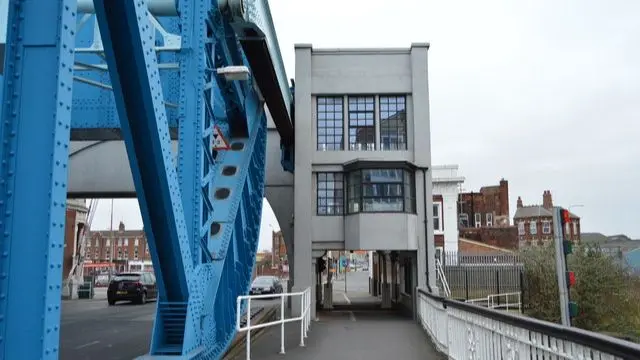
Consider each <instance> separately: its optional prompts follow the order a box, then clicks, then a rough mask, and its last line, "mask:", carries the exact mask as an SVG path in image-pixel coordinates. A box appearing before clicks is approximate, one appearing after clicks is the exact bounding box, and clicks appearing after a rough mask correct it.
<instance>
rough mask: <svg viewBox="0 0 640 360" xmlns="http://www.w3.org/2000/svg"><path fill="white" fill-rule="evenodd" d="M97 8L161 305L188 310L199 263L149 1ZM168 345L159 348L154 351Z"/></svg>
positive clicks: (104, 1)
mask: <svg viewBox="0 0 640 360" xmlns="http://www.w3.org/2000/svg"><path fill="white" fill-rule="evenodd" d="M94 4H95V9H96V18H97V20H98V24H99V26H100V32H101V35H102V42H103V44H104V50H105V57H106V60H107V64H108V66H109V74H110V78H111V83H112V86H113V94H114V97H115V103H116V107H117V110H118V114H119V117H120V129H121V133H122V137H123V139H124V142H125V145H126V148H127V155H128V157H129V162H130V164H131V172H132V175H133V180H134V184H135V187H136V192H137V194H138V202H139V204H140V212H141V214H142V218H143V221H144V223H145V225H146V226H145V233H146V235H147V236H148V238H149V240H150V241H149V250H150V252H151V254H152V260H153V262H154V265H155V270H156V273H157V275H158V276H157V277H158V279H159V280H160V281H159V285H160V299H159V301H160V302H161V303H164V302H167V303H170V304H171V303H177V304H183V303H185V302H186V301H187V300H188V297H189V286H188V283H187V281H188V280H191V279H189V275H190V273H191V272H192V270H193V260H192V258H191V251H190V246H189V238H188V234H187V228H186V224H185V217H184V211H183V207H182V196H181V193H180V186H179V182H178V176H177V170H176V167H175V164H174V162H173V154H172V151H171V139H170V136H169V126H168V122H167V117H166V113H165V110H164V101H163V95H162V89H161V86H160V76H159V71H158V67H157V60H156V53H155V51H154V49H153V45H154V43H155V34H154V32H153V31H152V27H151V24H150V22H149V21H148V19H147V18H146V7H145V6H144V1H143V0H134V1H130V0H112V1H110V0H95V1H94ZM167 306H168V307H170V306H169V305H167ZM155 330H156V331H158V326H156V327H155ZM164 345H166V344H163V343H162V342H156V343H154V344H152V349H153V348H154V347H163V346H164Z"/></svg>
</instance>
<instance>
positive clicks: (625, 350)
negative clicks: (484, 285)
mask: <svg viewBox="0 0 640 360" xmlns="http://www.w3.org/2000/svg"><path fill="white" fill-rule="evenodd" d="M418 296H419V299H418V304H419V310H418V311H419V314H420V317H421V320H422V322H423V326H425V327H427V329H426V330H427V331H428V332H429V333H430V335H431V336H432V337H438V339H434V341H435V342H436V345H437V346H439V347H440V348H441V349H442V348H443V347H447V344H453V343H455V342H454V341H452V340H451V339H449V340H447V339H445V338H447V337H448V336H450V335H451V336H454V335H455V334H441V333H438V334H433V333H432V331H447V329H448V328H449V330H450V331H454V330H455V329H453V326H452V325H447V323H444V324H442V323H438V324H432V325H430V324H429V322H430V321H431V322H433V321H436V319H437V320H438V321H439V322H442V321H447V322H449V321H452V322H457V321H464V322H466V328H467V332H471V333H473V331H474V330H473V328H480V327H482V328H483V329H486V330H487V331H490V332H492V333H493V335H494V336H502V337H504V339H503V340H502V343H503V345H504V344H507V345H505V346H509V345H508V344H511V345H510V346H509V348H510V350H508V351H516V352H517V351H522V349H523V348H532V349H534V350H533V352H535V351H540V349H542V347H544V350H542V351H545V352H551V351H556V352H558V353H557V354H558V355H564V356H563V357H562V358H567V359H569V358H572V357H570V356H569V355H566V354H567V353H566V352H567V351H570V350H571V349H567V348H565V349H563V346H562V344H556V343H555V341H556V340H561V341H566V342H569V343H572V344H571V345H573V346H575V345H578V346H579V347H585V349H583V350H582V351H586V352H587V353H588V352H591V351H597V352H601V353H602V355H604V354H607V355H609V356H614V357H616V358H620V359H625V360H632V359H640V345H639V344H635V343H632V342H630V341H625V340H621V339H618V338H615V337H611V336H608V335H603V334H600V333H596V332H591V331H587V330H583V329H579V328H575V327H566V326H562V325H559V324H555V323H551V322H548V321H542V320H538V319H534V318H530V317H526V316H519V315H514V314H511V313H509V312H504V311H499V310H494V309H488V308H486V307H482V306H478V305H474V304H472V303H465V302H462V301H457V300H453V299H447V298H444V297H441V296H438V295H435V294H432V293H430V292H428V291H426V290H424V289H421V288H418ZM421 297H424V300H425V301H424V304H423V299H421ZM426 300H431V301H426ZM434 303H436V304H437V303H439V304H440V305H441V306H442V307H441V308H439V309H437V308H433V307H432V306H433V305H434ZM423 305H424V306H423ZM429 306H431V308H428V307H429ZM434 311H436V312H437V313H438V314H435V313H433V312H434ZM442 312H445V313H446V314H445V315H444V317H442ZM454 313H455V314H454ZM462 313H466V314H462ZM473 315H478V316H479V317H482V318H484V319H489V320H492V321H494V322H496V323H502V324H505V325H507V327H511V328H515V329H510V330H504V329H500V327H501V326H498V325H497V324H496V325H493V326H490V327H491V328H492V329H489V328H488V327H484V326H489V325H487V324H484V323H486V321H484V320H483V321H480V322H478V321H473V320H471V318H472V317H473ZM425 317H428V318H429V319H425ZM463 318H465V319H463ZM481 323H483V324H481ZM441 329H444V330H441ZM463 332H464V331H463ZM507 332H509V333H510V334H508V333H507ZM525 333H526V334H525ZM468 335H469V336H470V337H473V335H472V334H468ZM519 336H522V337H523V338H522V339H519ZM542 336H544V337H549V339H548V341H549V342H550V345H549V344H547V340H544V339H543V338H542ZM441 338H442V339H441ZM551 338H553V341H554V342H553V343H551V341H552V339H551ZM475 341H476V339H475V338H474V340H473V341H472V340H469V342H470V344H471V343H473V344H474V349H471V350H469V351H472V352H475ZM438 342H439V344H438ZM513 343H515V344H513ZM569 347H570V346H569ZM514 348H517V349H518V350H515V349H514ZM447 351H449V358H451V359H458V358H461V357H458V356H455V355H453V354H451V352H452V349H447ZM460 351H461V352H465V351H467V350H466V349H465V350H464V351H462V350H460ZM505 351H506V350H505ZM528 351H529V350H526V351H525V352H528ZM571 351H576V350H571ZM481 358H482V357H479V359H481ZM585 358H590V357H589V356H587V357H585Z"/></svg>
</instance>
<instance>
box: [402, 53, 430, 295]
mask: <svg viewBox="0 0 640 360" xmlns="http://www.w3.org/2000/svg"><path fill="white" fill-rule="evenodd" d="M428 50H429V44H419V43H416V44H411V74H412V95H411V97H410V98H409V99H407V100H408V101H407V105H411V106H410V107H409V108H410V109H411V111H412V113H411V114H410V115H409V116H410V118H413V119H420V121H414V122H413V129H412V130H413V131H412V136H410V137H409V140H410V142H409V148H411V145H413V150H414V153H415V158H414V163H415V164H416V165H417V166H418V167H420V168H426V169H428V170H427V171H426V176H424V175H423V171H422V170H418V171H417V172H416V195H417V196H416V212H417V215H418V219H419V224H421V225H422V224H424V225H426V226H420V227H419V229H418V254H417V255H418V256H417V260H418V261H417V267H418V271H417V276H418V279H417V280H418V286H421V287H423V286H425V285H427V274H428V283H429V285H430V286H431V287H432V288H434V289H435V285H436V281H435V276H436V271H435V270H436V268H435V266H434V261H432V259H433V258H434V257H435V244H434V239H433V214H432V211H431V209H432V202H433V195H432V184H431V126H430V121H429V101H428V99H429V76H428V56H427V55H428ZM409 100H410V103H409ZM425 210H427V213H426V214H425ZM423 221H424V222H423ZM425 228H426V234H425ZM425 235H426V236H425ZM414 298H415V296H414Z"/></svg>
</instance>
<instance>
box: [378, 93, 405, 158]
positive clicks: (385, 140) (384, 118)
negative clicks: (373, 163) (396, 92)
mask: <svg viewBox="0 0 640 360" xmlns="http://www.w3.org/2000/svg"><path fill="white" fill-rule="evenodd" d="M380 149H381V150H407V107H406V98H405V96H380Z"/></svg>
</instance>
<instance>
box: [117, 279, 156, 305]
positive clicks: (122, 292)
mask: <svg viewBox="0 0 640 360" xmlns="http://www.w3.org/2000/svg"><path fill="white" fill-rule="evenodd" d="M157 297H158V287H157V285H156V277H155V275H154V274H153V273H151V272H130V273H123V274H118V275H116V276H114V277H113V279H111V282H110V283H109V288H108V289H107V301H108V302H109V305H114V304H115V303H116V302H118V301H133V302H136V303H138V304H145V303H146V302H147V300H150V299H156V298H157Z"/></svg>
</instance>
